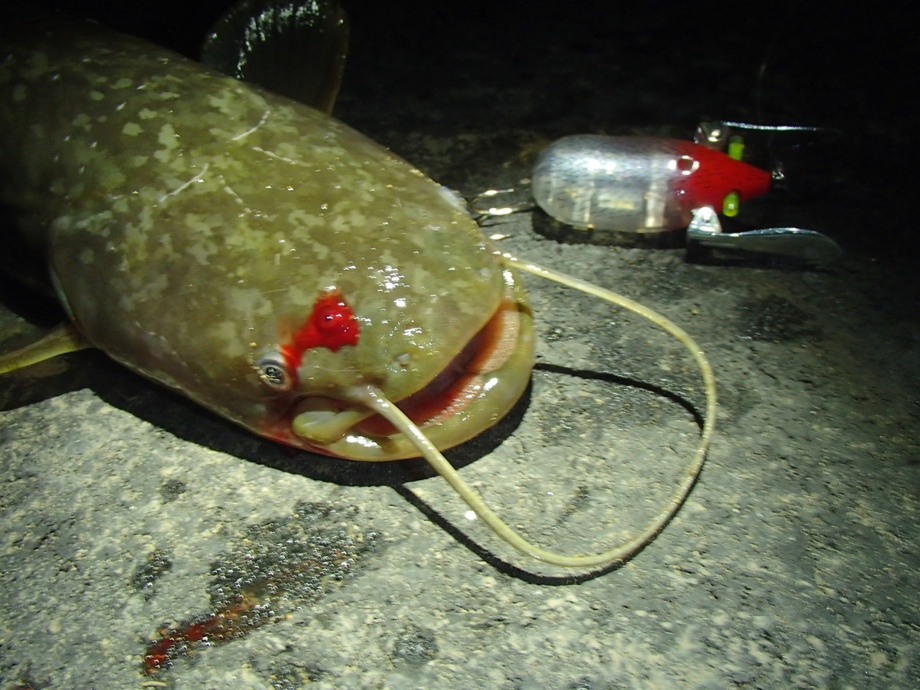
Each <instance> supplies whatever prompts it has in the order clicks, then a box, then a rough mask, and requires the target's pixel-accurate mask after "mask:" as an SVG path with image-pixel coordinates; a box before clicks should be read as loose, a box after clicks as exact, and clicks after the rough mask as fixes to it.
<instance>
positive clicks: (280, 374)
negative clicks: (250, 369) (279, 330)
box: [255, 351, 294, 391]
mask: <svg viewBox="0 0 920 690" xmlns="http://www.w3.org/2000/svg"><path fill="white" fill-rule="evenodd" d="M255 370H256V373H257V374H258V375H259V378H260V379H262V382H263V383H264V384H265V385H266V386H268V387H269V388H271V389H272V390H276V391H289V390H291V389H292V388H293V387H294V377H293V376H292V375H291V373H290V371H289V370H288V366H287V362H285V360H284V355H283V354H282V353H281V352H277V351H276V352H268V353H266V354H264V355H262V356H261V357H259V359H257V360H256V362H255Z"/></svg>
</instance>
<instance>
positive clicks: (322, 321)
mask: <svg viewBox="0 0 920 690" xmlns="http://www.w3.org/2000/svg"><path fill="white" fill-rule="evenodd" d="M358 335H359V328H358V321H357V319H355V313H354V312H353V311H352V310H351V307H349V306H348V304H347V303H346V302H345V299H344V298H343V297H342V293H340V292H339V291H338V290H336V289H332V290H328V291H326V292H324V293H323V294H322V295H320V296H319V298H318V299H317V300H316V302H315V303H314V304H313V311H311V312H310V316H309V317H308V318H307V321H306V323H304V325H303V326H301V327H300V329H299V330H298V331H296V332H295V333H294V334H293V337H292V338H291V342H290V343H288V344H287V345H282V346H281V352H282V353H283V354H284V358H285V360H286V361H287V363H288V365H289V366H290V367H291V368H292V369H296V368H297V367H299V366H300V362H301V360H302V359H303V354H304V352H306V351H307V350H312V349H313V348H315V347H325V348H326V349H328V350H332V351H333V352H335V351H336V350H338V349H339V348H340V347H342V346H343V345H357V344H358Z"/></svg>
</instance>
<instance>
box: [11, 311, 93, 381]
mask: <svg viewBox="0 0 920 690" xmlns="http://www.w3.org/2000/svg"><path fill="white" fill-rule="evenodd" d="M87 347H90V345H89V343H87V342H86V341H85V340H84V339H83V336H81V335H80V334H79V333H77V330H76V329H75V328H74V327H73V325H72V324H69V323H68V324H64V325H62V326H58V327H57V328H55V329H54V330H52V331H50V332H49V333H48V334H46V335H45V336H44V337H42V338H41V339H40V340H38V341H36V342H34V343H32V344H31V345H26V346H25V347H23V348H20V349H18V350H14V351H13V352H10V353H7V354H4V355H0V374H7V373H9V372H11V371H16V370H17V369H24V368H26V367H30V366H32V365H33V364H38V363H39V362H44V361H45V360H46V359H51V358H52V357H57V356H58V355H66V354H67V353H68V352H76V351H78V350H82V349H84V348H87Z"/></svg>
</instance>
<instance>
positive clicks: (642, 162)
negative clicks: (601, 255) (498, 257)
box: [533, 134, 772, 232]
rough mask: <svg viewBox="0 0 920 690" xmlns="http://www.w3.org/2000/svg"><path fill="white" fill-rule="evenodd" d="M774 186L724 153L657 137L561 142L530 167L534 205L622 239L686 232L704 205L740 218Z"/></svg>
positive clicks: (764, 175)
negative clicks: (743, 206) (743, 208)
mask: <svg viewBox="0 0 920 690" xmlns="http://www.w3.org/2000/svg"><path fill="white" fill-rule="evenodd" d="M771 182H772V176H771V174H770V173H769V172H767V171H766V170H761V169H760V168H755V167H754V166H753V165H749V164H747V163H745V162H743V161H740V160H736V159H734V158H732V157H730V156H728V155H726V154H724V153H722V152H721V151H717V150H714V149H711V148H709V147H707V146H703V145H702V144H696V143H693V142H690V141H682V140H680V139H662V138H656V137H612V136H604V135H600V134H579V135H574V136H569V137H563V138H562V139H559V140H558V141H555V142H553V143H552V144H550V145H549V146H548V147H546V148H545V149H544V150H543V152H542V153H541V154H540V156H539V158H538V159H537V162H536V164H535V165H534V168H533V196H534V200H535V201H536V202H537V204H538V205H539V206H540V208H542V209H543V210H544V211H546V213H548V214H549V215H550V216H552V217H553V218H555V219H556V220H558V221H560V222H562V223H565V224H567V225H571V226H573V227H576V228H591V229H594V228H596V229H599V230H616V231H623V232H660V231H662V230H675V229H677V228H685V227H687V226H688V225H689V224H690V221H691V219H692V213H693V211H694V209H697V208H701V207H703V206H709V207H715V208H717V209H718V210H719V211H720V212H722V213H727V214H728V215H735V214H736V213H737V210H738V207H739V204H740V203H741V202H742V201H745V200H747V199H752V198H754V197H757V196H760V195H762V194H766V193H767V191H769V189H770V184H771Z"/></svg>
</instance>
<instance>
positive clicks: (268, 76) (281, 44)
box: [201, 0, 348, 114]
mask: <svg viewBox="0 0 920 690" xmlns="http://www.w3.org/2000/svg"><path fill="white" fill-rule="evenodd" d="M347 52H348V19H347V17H346V16H345V11H344V10H343V9H342V8H341V7H340V6H339V3H338V2H336V0H242V1H241V2H238V3H237V4H235V5H234V6H233V7H232V8H231V9H230V10H229V11H228V12H227V13H226V14H225V15H224V16H223V17H221V18H220V19H219V20H217V23H216V24H215V25H214V27H213V28H212V30H211V31H210V33H209V34H208V37H207V38H206V39H205V41H204V45H202V48H201V61H202V62H203V63H204V64H206V65H207V66H208V67H211V68H213V69H216V70H218V71H219V72H223V73H224V74H227V75H229V76H231V77H236V78H237V79H241V80H243V81H246V82H249V83H252V84H257V85H259V86H261V87H263V88H265V89H268V90H269V91H273V92H274V93H278V94H281V95H282V96H287V97H288V98H292V99H294V100H296V101H299V102H301V103H304V104H306V105H309V106H312V107H314V108H316V109H317V110H322V111H323V112H325V113H327V114H328V113H330V112H332V106H333V105H334V104H335V99H336V96H338V93H339V86H340V85H341V83H342V74H343V73H344V71H345V56H346V54H347Z"/></svg>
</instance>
